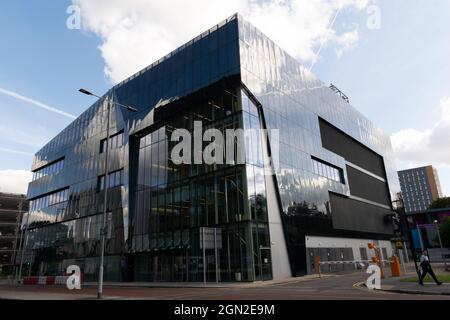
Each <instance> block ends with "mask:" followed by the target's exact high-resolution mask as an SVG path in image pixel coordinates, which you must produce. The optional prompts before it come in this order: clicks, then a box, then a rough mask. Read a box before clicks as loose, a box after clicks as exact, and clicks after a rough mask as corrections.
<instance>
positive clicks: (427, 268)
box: [419, 249, 442, 286]
mask: <svg viewBox="0 0 450 320" xmlns="http://www.w3.org/2000/svg"><path fill="white" fill-rule="evenodd" d="M420 267H421V268H422V274H421V276H420V279H419V284H420V285H421V286H423V279H425V277H426V275H427V274H429V275H430V276H431V277H432V278H433V280H434V281H435V282H436V284H437V285H438V286H440V285H441V284H442V282H440V281H439V280H438V279H437V278H436V275H435V274H434V271H433V268H432V267H431V263H430V258H429V257H428V250H427V249H425V250H423V252H422V255H421V256H420Z"/></svg>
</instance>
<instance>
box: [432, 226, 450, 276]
mask: <svg viewBox="0 0 450 320" xmlns="http://www.w3.org/2000/svg"><path fill="white" fill-rule="evenodd" d="M434 224H435V225H436V231H437V235H438V239H439V245H440V246H441V252H443V251H444V246H443V245H442V240H441V234H440V232H439V221H437V220H434ZM443 257H444V268H445V271H448V268H447V259H446V258H445V252H444V253H443Z"/></svg>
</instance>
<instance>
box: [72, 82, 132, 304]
mask: <svg viewBox="0 0 450 320" xmlns="http://www.w3.org/2000/svg"><path fill="white" fill-rule="evenodd" d="M78 91H79V92H81V93H82V94H85V95H88V96H94V97H96V98H99V99H104V98H102V97H100V96H98V95H96V94H94V93H92V92H90V91H89V90H86V89H83V88H81V89H79V90H78ZM105 99H106V102H107V108H108V116H107V117H108V118H107V121H106V144H105V180H104V188H103V191H104V193H105V195H104V199H103V219H102V220H103V221H102V229H101V236H102V244H101V254H100V267H99V272H98V290H97V299H101V298H102V295H103V265H104V260H105V242H106V239H105V238H106V211H107V205H108V185H109V183H108V170H109V158H108V150H109V138H110V137H109V122H110V119H109V118H110V113H111V105H112V104H115V105H118V106H119V107H122V108H124V109H126V110H128V111H131V112H138V109H136V108H133V107H130V106H126V105H124V104H121V103H118V102H115V101H112V100H111V99H110V98H109V97H108V96H106V98H105Z"/></svg>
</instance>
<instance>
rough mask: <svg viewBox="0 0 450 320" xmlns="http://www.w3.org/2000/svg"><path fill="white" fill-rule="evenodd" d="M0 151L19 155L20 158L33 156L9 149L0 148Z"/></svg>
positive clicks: (29, 153)
mask: <svg viewBox="0 0 450 320" xmlns="http://www.w3.org/2000/svg"><path fill="white" fill-rule="evenodd" d="M0 151H1V152H8V153H14V154H20V155H22V156H27V157H32V156H33V154H32V153H31V152H25V151H20V150H14V149H9V148H3V147H0Z"/></svg>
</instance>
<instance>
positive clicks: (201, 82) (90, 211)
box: [24, 15, 398, 281]
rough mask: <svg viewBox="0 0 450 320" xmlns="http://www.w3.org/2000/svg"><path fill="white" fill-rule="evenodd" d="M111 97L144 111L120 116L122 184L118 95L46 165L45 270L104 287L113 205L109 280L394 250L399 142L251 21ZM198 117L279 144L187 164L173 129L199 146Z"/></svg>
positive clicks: (206, 124) (289, 265) (264, 270)
mask: <svg viewBox="0 0 450 320" xmlns="http://www.w3.org/2000/svg"><path fill="white" fill-rule="evenodd" d="M104 97H105V98H106V97H107V98H109V99H113V100H114V101H117V102H120V103H122V104H125V105H131V106H133V107H135V108H137V109H139V112H138V113H131V112H129V111H127V110H125V109H120V108H118V107H113V108H112V116H111V125H110V131H111V132H112V135H111V136H110V140H109V146H110V147H109V158H110V161H109V169H108V173H109V174H108V176H109V178H108V179H105V167H104V163H105V161H104V160H105V158H104V157H105V145H106V143H105V141H106V140H105V139H106V123H107V121H106V115H107V103H106V102H105V101H106V100H105V99H103V100H101V101H98V102H97V103H95V104H94V105H92V106H91V107H90V108H89V109H88V110H86V111H85V112H84V113H83V114H82V115H80V116H79V117H78V118H77V119H76V120H75V121H74V122H73V123H72V124H70V125H69V126H68V127H67V128H66V129H64V130H63V131H62V132H61V133H60V134H59V135H57V136H56V137H55V138H54V139H53V140H51V141H50V142H49V143H48V144H47V145H46V146H44V147H43V148H42V149H41V150H40V151H39V152H38V153H37V154H36V156H35V159H34V162H33V167H32V170H33V172H35V175H34V176H35V179H34V181H32V182H31V183H30V185H29V190H28V198H29V199H30V200H31V203H30V211H29V214H28V216H27V217H28V219H24V225H27V232H26V234H27V241H26V248H27V250H28V251H31V252H32V253H33V254H32V256H33V262H32V270H33V273H35V274H40V275H54V274H58V273H63V272H64V270H65V268H66V267H67V266H68V265H72V264H77V265H79V266H80V267H81V269H82V271H83V272H84V273H85V275H86V279H87V280H95V279H96V277H97V273H98V263H99V254H100V229H101V223H102V218H103V215H102V212H103V209H104V206H105V205H106V206H107V212H108V214H107V232H106V234H107V241H106V260H105V261H106V265H105V276H106V279H107V280H121V281H203V280H204V279H206V280H207V281H256V280H266V279H273V278H282V277H291V276H300V275H304V274H307V273H313V272H316V270H315V265H314V260H315V257H316V256H321V257H322V260H328V261H337V260H340V261H342V260H365V259H368V253H367V251H365V250H366V247H367V243H368V242H373V241H376V242H377V243H378V244H379V246H380V247H383V248H384V250H383V252H384V253H385V255H389V254H390V253H391V250H392V248H391V244H390V241H389V239H390V237H391V236H392V235H393V231H394V226H393V223H392V221H390V220H389V217H390V216H391V214H392V205H391V192H392V194H394V193H395V192H397V190H398V181H397V177H396V170H395V168H394V164H393V161H392V151H391V145H390V140H389V137H388V136H387V135H385V134H384V133H383V132H382V131H381V130H379V129H378V128H377V127H375V126H374V125H373V124H372V123H371V122H370V121H368V120H367V119H366V118H364V117H363V116H362V115H361V114H360V113H359V112H358V111H357V110H355V109H354V108H353V107H352V106H351V105H350V104H349V103H348V102H347V101H344V100H343V99H342V98H341V97H340V96H338V95H336V93H335V92H333V91H332V90H331V89H330V88H329V87H328V86H327V85H325V84H323V83H322V82H321V81H319V80H318V79H317V78H315V77H314V76H313V75H312V74H311V73H310V72H309V71H308V70H307V69H305V68H304V67H303V66H302V65H300V64H299V63H298V62H297V61H296V60H295V59H294V58H292V57H290V56H289V55H288V54H287V53H285V52H284V51H283V50H282V49H280V48H279V47H278V46H277V45H276V44H275V43H273V42H272V41H271V40H270V39H268V38H267V37H266V36H265V35H263V34H262V33H261V32H260V31H259V30H257V29H256V28H255V27H253V26H252V25H251V24H249V23H248V22H246V21H245V20H244V19H242V17H241V16H239V15H234V16H232V17H230V18H229V19H227V20H226V21H223V22H222V23H220V24H218V25H217V26H215V27H213V28H212V29H210V30H208V31H206V32H204V33H203V34H201V35H200V36H198V37H196V38H195V39H193V40H192V41H190V42H188V43H186V44H185V45H183V46H182V47H180V48H178V49H177V50H175V51H174V52H172V53H170V54H169V55H167V56H165V57H164V58H162V59H160V60H159V61H157V62H155V63H154V64H152V65H151V66H149V67H148V68H146V69H144V70H142V71H140V72H139V73H137V74H135V75H134V76H132V77H130V78H129V79H126V80H125V81H123V82H121V83H119V84H118V85H116V86H115V87H113V88H112V89H111V90H109V91H108V92H107V93H106V94H105V95H104ZM198 121H201V124H202V130H203V131H200V139H201V134H202V132H204V131H205V130H207V129H211V128H214V129H217V130H219V131H220V132H222V133H223V134H224V136H225V132H226V130H227V129H252V128H253V129H269V136H268V137H265V136H263V135H250V136H246V138H245V152H244V153H245V155H244V158H245V159H244V161H238V160H239V159H237V158H238V157H239V153H238V152H236V153H235V158H234V159H231V160H229V161H225V162H224V163H223V164H221V163H209V164H206V163H194V164H176V163H175V162H176V161H174V159H172V157H173V152H172V151H173V149H174V147H175V146H176V145H177V143H178V142H177V141H172V140H173V135H172V133H173V132H174V130H176V129H180V128H182V129H185V130H187V132H191V133H193V135H194V138H195V135H196V134H198V131H196V130H195V129H196V123H198ZM271 129H278V130H279V131H270V130H271ZM196 132H197V133H196ZM272 132H277V134H273V133H272ZM206 145H207V143H205V144H204V146H206ZM235 147H236V141H234V144H231V145H230V146H229V145H227V146H226V147H225V148H227V149H228V148H235ZM192 148H193V147H192ZM193 151H195V149H194V148H193ZM275 153H276V154H277V155H279V156H278V158H279V163H278V165H277V166H276V168H274V169H275V170H274V174H265V173H267V170H265V169H267V168H265V166H267V161H265V160H266V159H267V158H269V156H270V155H272V157H275V156H276V154H275ZM198 156H199V155H198V154H195V152H193V153H192V154H191V158H194V159H195V158H196V157H198ZM200 159H201V155H200ZM105 180H107V181H105ZM105 184H107V185H108V194H109V196H108V199H109V201H108V203H106V204H105V203H104V202H103V199H104V190H105ZM27 221H28V223H27ZM369 256H370V252H369Z"/></svg>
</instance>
